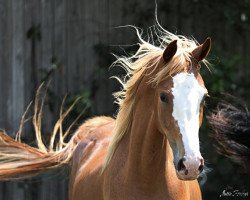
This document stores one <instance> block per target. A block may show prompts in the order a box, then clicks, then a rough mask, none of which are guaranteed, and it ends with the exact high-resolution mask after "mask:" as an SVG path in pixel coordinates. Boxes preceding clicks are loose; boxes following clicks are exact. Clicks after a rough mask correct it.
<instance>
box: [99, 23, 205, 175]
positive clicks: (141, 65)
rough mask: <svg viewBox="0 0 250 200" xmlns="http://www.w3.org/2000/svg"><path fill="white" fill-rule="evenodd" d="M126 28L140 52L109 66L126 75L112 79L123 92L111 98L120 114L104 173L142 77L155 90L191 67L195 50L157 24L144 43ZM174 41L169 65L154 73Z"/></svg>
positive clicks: (127, 121) (125, 128) (127, 123)
mask: <svg viewBox="0 0 250 200" xmlns="http://www.w3.org/2000/svg"><path fill="white" fill-rule="evenodd" d="M128 27H132V28H133V29H135V31H136V34H137V37H138V41H139V42H138V46H139V49H138V50H137V51H136V53H135V54H134V55H132V56H129V57H125V56H122V57H119V56H116V58H117V60H116V61H115V62H114V63H113V64H112V66H116V65H118V66H121V67H122V68H123V69H124V70H125V71H126V72H127V75H126V76H125V77H124V78H119V77H114V78H115V79H117V80H118V81H119V82H120V83H121V85H122V90H121V91H119V92H116V93H115V94H114V97H115V99H116V101H115V102H116V103H117V104H118V105H119V112H118V115H117V117H116V122H115V123H116V125H115V128H114V130H113V136H112V139H111V142H110V145H109V148H108V153H107V156H106V160H105V164H104V166H103V170H105V168H106V167H107V165H108V164H109V162H110V161H111V159H112V156H113V154H114V152H115V150H116V148H117V146H118V144H119V142H120V140H121V139H122V137H123V136H124V135H125V134H126V133H127V131H128V130H129V128H130V126H131V122H132V110H133V107H134V100H135V96H136V92H137V88H138V86H139V84H140V82H141V80H142V78H143V77H144V75H145V74H146V73H147V72H148V71H150V72H151V73H150V74H151V75H152V74H155V75H154V76H152V77H151V78H150V80H149V81H148V84H151V85H152V87H157V85H158V84H159V83H160V82H162V81H163V80H165V79H166V78H167V77H169V76H171V75H173V74H176V73H179V72H181V71H183V70H184V68H185V67H186V62H190V63H191V58H190V57H191V54H190V53H191V52H192V51H193V50H194V49H195V48H196V47H197V46H198V43H197V42H196V41H195V40H194V39H192V38H187V37H185V36H182V35H175V34H173V33H170V32H168V31H166V30H164V29H163V28H162V27H161V26H160V25H159V24H158V23H157V24H156V25H155V26H154V28H153V30H154V31H152V30H151V31H150V32H151V34H149V35H148V36H147V38H148V39H147V40H145V39H143V37H142V32H140V30H139V29H138V28H136V27H134V26H128ZM154 38H156V40H157V42H158V43H159V45H158V46H155V45H154ZM174 40H177V46H178V48H177V52H176V54H175V55H174V57H173V58H172V59H171V61H170V62H168V63H162V64H163V66H160V70H158V72H156V69H159V67H158V65H159V64H160V63H161V62H160V60H161V57H162V54H163V52H164V50H165V48H166V47H167V45H168V44H169V43H170V42H172V41H174ZM202 62H203V64H205V65H206V66H208V65H209V63H208V61H207V60H206V59H204V60H203V61H202ZM152 72H155V73H152ZM150 74H148V75H150ZM126 80H127V81H126Z"/></svg>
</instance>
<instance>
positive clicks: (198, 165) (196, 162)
mask: <svg viewBox="0 0 250 200" xmlns="http://www.w3.org/2000/svg"><path fill="white" fill-rule="evenodd" d="M203 168H204V159H203V158H202V157H201V156H197V157H189V156H184V157H183V158H181V159H180V160H179V161H178V163H177V166H176V173H177V177H178V178H179V179H181V180H194V179H197V177H198V175H199V174H200V173H201V172H202V171H203Z"/></svg>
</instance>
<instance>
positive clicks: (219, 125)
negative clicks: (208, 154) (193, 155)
mask: <svg viewBox="0 0 250 200" xmlns="http://www.w3.org/2000/svg"><path fill="white" fill-rule="evenodd" d="M231 102H233V104H235V105H232V104H231V103H228V102H221V103H219V104H218V106H217V109H216V110H214V111H213V112H212V113H211V114H210V115H209V116H208V117H207V118H208V121H209V123H210V125H211V127H212V129H213V132H214V133H213V135H212V137H213V138H214V139H215V140H216V141H217V145H216V147H217V150H218V152H219V153H220V154H222V155H224V156H226V157H228V158H230V159H232V160H233V161H235V162H237V163H238V164H240V165H241V166H242V167H243V169H245V170H248V172H249V167H250V113H249V111H248V109H247V107H246V106H245V105H243V104H242V103H239V102H238V101H236V99H235V98H233V101H231Z"/></svg>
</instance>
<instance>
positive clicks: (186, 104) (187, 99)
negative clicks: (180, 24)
mask: <svg viewBox="0 0 250 200" xmlns="http://www.w3.org/2000/svg"><path fill="white" fill-rule="evenodd" d="M137 34H138V37H139V49H138V51H137V52H136V53H135V54H134V55H133V56H131V57H121V58H118V59H117V61H116V62H115V63H114V64H120V65H122V67H123V68H125V69H126V71H127V76H126V77H128V78H127V79H128V80H127V81H126V82H122V81H121V79H119V78H117V77H116V78H117V79H118V80H120V82H121V83H122V85H123V89H122V91H120V92H118V93H116V94H115V97H116V100H117V103H118V104H119V106H120V108H119V112H118V114H117V117H116V119H113V118H110V117H103V116H102V117H95V118H92V119H89V120H87V121H86V122H85V123H83V124H82V125H81V126H80V127H79V128H78V130H77V131H76V132H75V133H74V135H73V137H72V139H71V140H70V141H69V142H68V143H64V141H63V140H64V138H65V137H64V136H63V134H62V132H61V128H60V127H61V125H60V124H61V122H62V120H63V118H64V117H65V115H66V114H67V113H66V114H64V113H61V117H60V119H59V121H58V123H57V124H56V126H55V129H54V131H53V135H52V138H51V141H50V145H49V147H50V148H47V147H46V146H45V145H44V143H43V141H42V137H41V111H40V112H38V110H37V109H35V115H34V120H33V122H34V125H35V131H36V138H37V145H38V147H37V148H33V147H30V146H28V145H26V144H23V143H21V141H20V140H14V139H12V138H10V137H9V136H7V135H6V134H4V133H1V134H0V152H1V153H0V180H11V179H15V178H24V177H27V176H33V175H36V174H38V173H41V172H43V171H46V170H49V169H51V168H55V167H59V166H61V165H64V164H68V165H69V166H70V168H71V174H70V183H69V190H70V191H69V198H70V199H72V200H84V199H86V200H101V199H105V200H119V199H120V200H121V199H124V200H125V199H126V200H132V199H138V200H141V199H143V200H146V199H150V200H152V199H156V200H158V199H167V200H171V199H172V200H177V199H178V200H195V199H201V198H202V197H201V191H200V187H199V184H198V181H197V177H198V175H199V174H200V173H201V171H202V170H203V167H204V160H203V158H202V156H201V153H200V150H199V136H198V132H199V127H200V126H201V123H202V115H203V102H204V98H205V97H206V95H207V89H206V88H205V85H204V82H203V80H202V77H201V75H200V62H203V63H205V64H207V61H206V60H205V57H206V56H207V54H208V52H209V50H210V46H211V40H210V38H208V39H206V41H205V42H204V43H203V44H201V45H198V44H197V43H196V42H195V41H194V40H191V39H188V38H186V37H184V36H177V35H174V34H172V33H170V32H168V31H165V30H161V36H160V37H159V38H158V39H159V40H160V41H161V45H160V46H158V47H157V46H154V45H153V44H150V43H149V42H147V41H145V40H143V39H142V38H141V36H140V34H139V32H138V31H137ZM35 107H36V106H35ZM58 130H59V132H60V139H59V144H58V145H57V149H56V150H54V148H53V147H54V146H55V145H54V141H55V134H56V132H57V131H58ZM19 138H20V137H19Z"/></svg>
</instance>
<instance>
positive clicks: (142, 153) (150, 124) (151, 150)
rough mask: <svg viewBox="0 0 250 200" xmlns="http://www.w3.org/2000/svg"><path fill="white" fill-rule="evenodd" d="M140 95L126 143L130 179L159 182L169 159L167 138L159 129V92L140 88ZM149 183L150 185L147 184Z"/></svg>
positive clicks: (124, 145) (126, 162)
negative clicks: (157, 94) (156, 98)
mask: <svg viewBox="0 0 250 200" xmlns="http://www.w3.org/2000/svg"><path fill="white" fill-rule="evenodd" d="M139 91H140V94H137V97H136V101H135V105H134V111H133V120H132V125H131V129H130V130H129V131H128V132H127V134H126V136H125V137H124V138H123V140H122V144H123V145H121V147H122V148H123V149H126V150H125V151H123V152H125V153H124V154H125V156H124V158H126V161H125V173H126V177H127V178H128V179H129V177H130V178H132V179H133V180H143V183H144V184H147V181H148V183H149V184H150V185H152V182H153V180H155V181H159V177H160V178H161V179H162V178H163V177H164V174H165V162H166V159H168V157H167V152H166V150H167V148H166V139H165V137H164V135H163V134H161V133H160V132H159V131H158V129H157V121H156V118H157V112H156V111H155V110H154V105H153V104H154V102H155V90H153V89H152V88H150V87H143V88H140V90H139ZM145 181H146V182H145Z"/></svg>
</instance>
